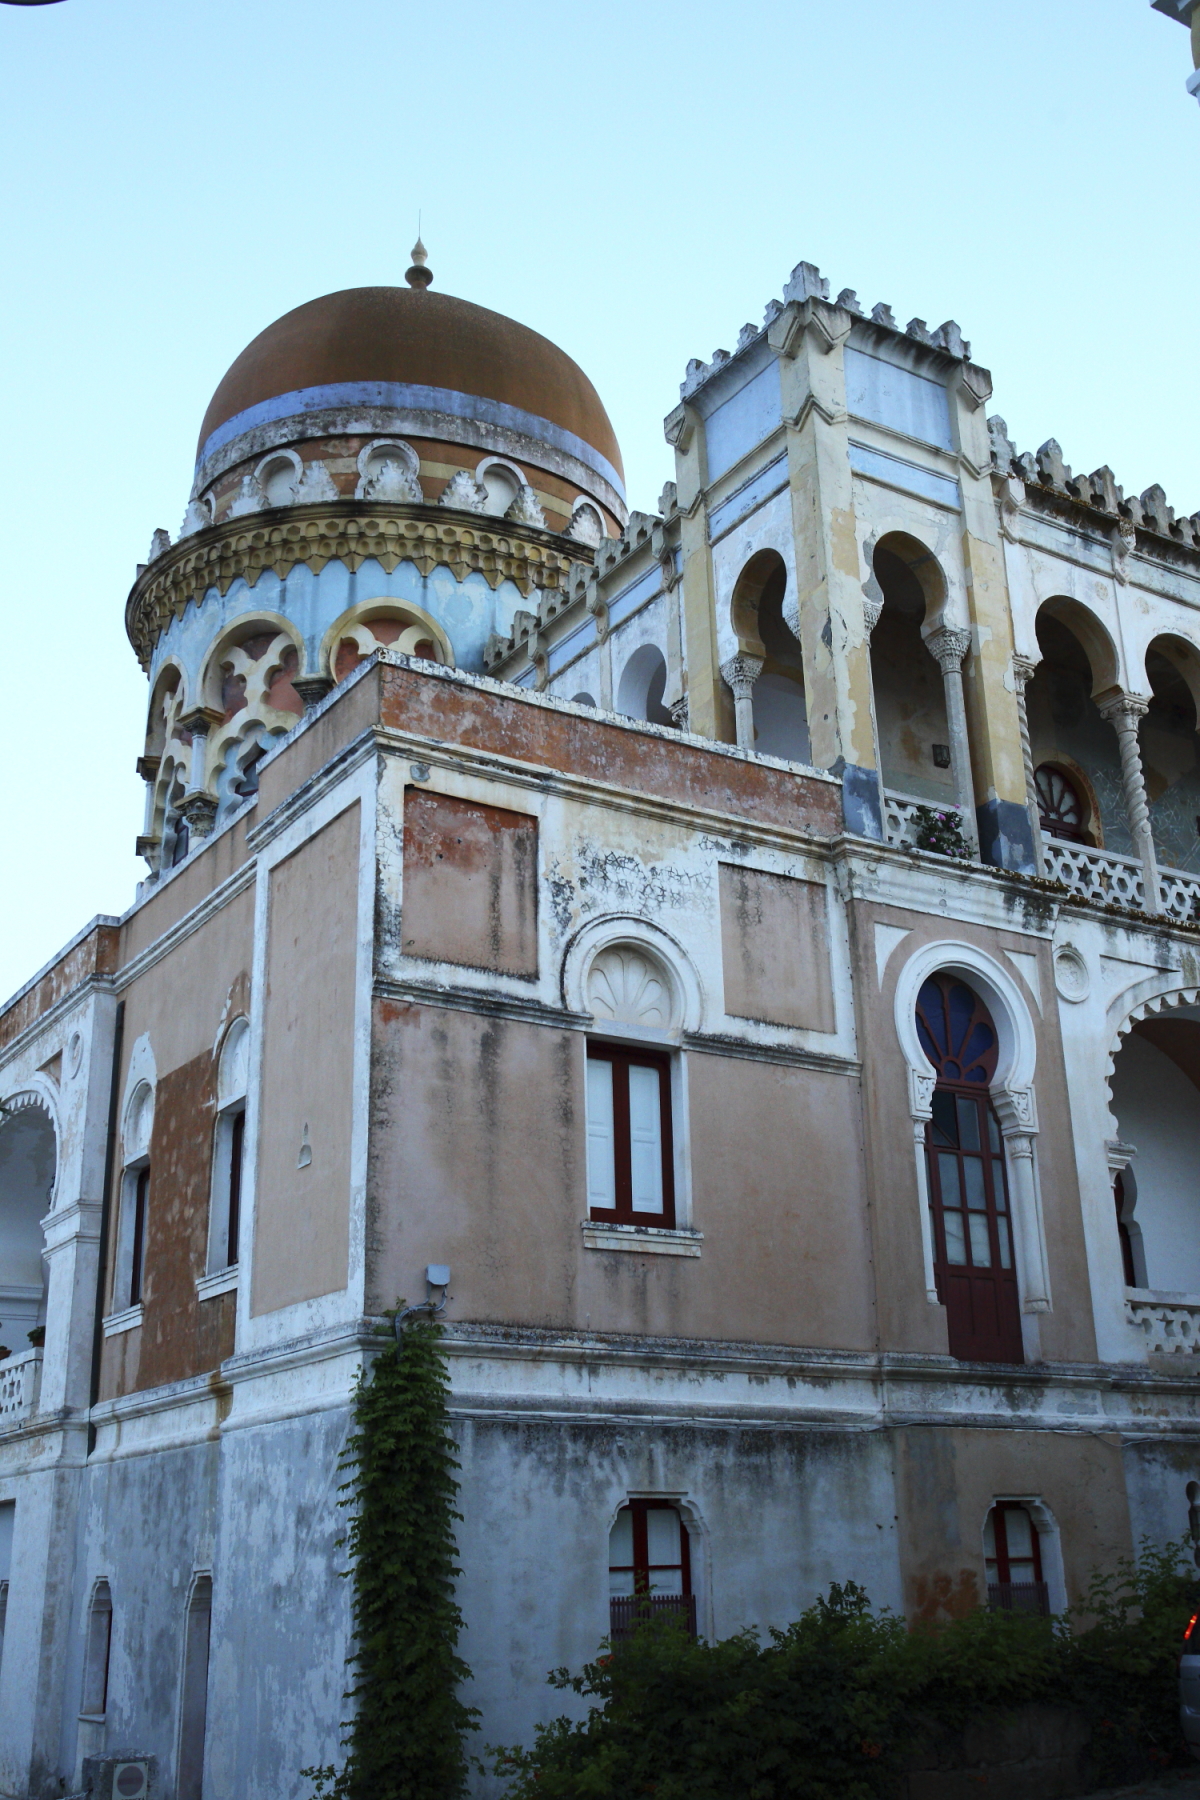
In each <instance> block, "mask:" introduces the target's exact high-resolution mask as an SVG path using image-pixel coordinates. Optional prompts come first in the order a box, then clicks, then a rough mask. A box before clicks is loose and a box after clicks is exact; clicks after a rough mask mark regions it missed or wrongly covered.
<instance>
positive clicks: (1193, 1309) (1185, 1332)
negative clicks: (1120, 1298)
mask: <svg viewBox="0 0 1200 1800" xmlns="http://www.w3.org/2000/svg"><path fill="white" fill-rule="evenodd" d="M1125 1317H1126V1318H1127V1319H1128V1321H1129V1323H1130V1326H1131V1327H1132V1328H1133V1330H1134V1331H1136V1332H1137V1333H1138V1335H1139V1337H1141V1338H1142V1339H1143V1341H1144V1343H1145V1348H1146V1350H1147V1352H1148V1353H1149V1354H1151V1355H1157V1356H1200V1300H1191V1299H1186V1298H1184V1297H1183V1296H1182V1295H1170V1296H1167V1295H1161V1294H1154V1293H1153V1292H1152V1291H1151V1290H1150V1289H1148V1288H1131V1289H1129V1290H1128V1292H1127V1294H1126V1298H1125Z"/></svg>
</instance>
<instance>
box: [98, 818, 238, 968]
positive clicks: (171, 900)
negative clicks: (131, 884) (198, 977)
mask: <svg viewBox="0 0 1200 1800" xmlns="http://www.w3.org/2000/svg"><path fill="white" fill-rule="evenodd" d="M253 816H254V815H253V814H251V815H250V818H251V820H252V819H253ZM246 825H247V820H246V819H239V820H238V821H237V823H236V824H234V825H231V826H230V828H229V830H228V831H223V832H222V833H221V835H220V836H219V837H218V838H216V839H214V841H213V842H212V843H211V844H209V845H206V847H205V849H204V851H203V852H202V853H201V854H200V855H198V856H195V857H193V858H192V860H191V861H190V862H188V863H185V864H184V866H183V868H182V869H180V871H179V873H178V874H176V875H173V876H172V877H171V879H170V881H168V882H167V884H166V886H165V887H163V888H160V889H159V890H158V891H157V892H156V893H155V894H153V895H152V896H151V898H150V899H149V900H148V901H147V902H146V904H145V905H144V906H141V907H139V908H138V910H137V912H135V913H134V914H133V916H132V918H131V919H130V920H129V921H128V923H127V924H126V925H124V926H123V927H122V932H121V962H122V964H125V963H128V962H132V960H133V958H134V957H135V956H140V955H141V953H142V951H143V950H145V949H147V948H148V947H149V946H150V945H151V944H153V943H154V942H155V940H156V939H157V938H160V937H161V936H162V935H163V933H164V932H165V931H169V930H170V929H171V927H172V926H173V925H177V924H178V923H179V921H180V919H183V918H186V917H187V915H188V913H190V912H191V911H192V909H193V907H196V906H199V905H200V904H201V903H202V902H203V901H204V900H206V899H207V898H208V896H209V895H210V894H211V893H213V892H214V890H215V889H217V888H219V887H220V886H221V883H222V882H224V881H227V880H228V879H229V877H230V876H231V875H232V874H234V873H235V872H236V871H237V870H238V869H240V868H241V867H242V865H243V863H244V862H245V860H246Z"/></svg>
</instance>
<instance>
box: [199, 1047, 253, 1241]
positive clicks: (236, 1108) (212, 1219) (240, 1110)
mask: <svg viewBox="0 0 1200 1800" xmlns="http://www.w3.org/2000/svg"><path fill="white" fill-rule="evenodd" d="M249 1057H250V1028H249V1026H248V1025H247V1023H246V1021H245V1019H236V1020H235V1021H234V1023H233V1024H232V1025H231V1026H230V1028H229V1031H228V1033H227V1035H226V1038H225V1043H224V1045H223V1047H222V1050H221V1062H220V1068H219V1071H218V1075H217V1128H216V1136H215V1138H214V1142H213V1179H212V1199H211V1202H210V1205H209V1215H208V1273H209V1274H210V1275H218V1274H220V1272H221V1271H222V1270H223V1269H233V1268H236V1266H237V1261H238V1235H239V1232H240V1230H241V1219H242V1171H243V1165H244V1162H245V1154H244V1152H245V1138H246V1090H247V1088H248V1086H249Z"/></svg>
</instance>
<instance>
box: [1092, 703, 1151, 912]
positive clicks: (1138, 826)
mask: <svg viewBox="0 0 1200 1800" xmlns="http://www.w3.org/2000/svg"><path fill="white" fill-rule="evenodd" d="M1149 704H1150V702H1149V701H1148V700H1144V699H1143V698H1142V697H1141V695H1140V694H1123V693H1121V692H1120V691H1115V692H1110V693H1109V694H1108V695H1107V696H1105V697H1102V698H1101V699H1100V700H1099V702H1098V705H1099V707H1100V716H1101V718H1104V719H1107V720H1108V722H1109V724H1110V725H1111V726H1112V728H1113V730H1114V731H1115V732H1116V734H1117V743H1118V745H1119V746H1120V751H1121V783H1122V786H1123V787H1124V790H1125V810H1126V812H1127V813H1128V815H1129V829H1130V832H1131V833H1132V835H1133V846H1134V850H1135V852H1136V854H1137V855H1138V856H1139V857H1140V858H1141V864H1142V880H1143V882H1144V883H1145V888H1146V911H1147V912H1148V913H1156V912H1158V911H1160V903H1159V897H1158V861H1157V858H1156V857H1155V854H1154V835H1153V833H1152V831H1151V829H1150V803H1149V801H1148V800H1147V799H1146V781H1145V777H1144V775H1143V774H1142V753H1141V750H1140V749H1139V747H1138V720H1139V719H1141V718H1142V717H1143V715H1144V714H1145V712H1146V710H1147V708H1148V707H1149Z"/></svg>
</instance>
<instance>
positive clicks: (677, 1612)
mask: <svg viewBox="0 0 1200 1800" xmlns="http://www.w3.org/2000/svg"><path fill="white" fill-rule="evenodd" d="M651 1619H673V1620H674V1621H675V1622H676V1623H677V1624H679V1625H682V1626H683V1629H684V1630H685V1631H686V1632H687V1634H688V1636H689V1637H695V1635H696V1596H695V1595H694V1594H621V1595H619V1596H616V1597H614V1598H613V1599H611V1600H610V1601H609V1603H608V1635H609V1639H610V1641H611V1642H612V1643H614V1644H627V1643H628V1642H629V1640H630V1638H631V1637H632V1636H633V1634H634V1632H635V1631H636V1630H637V1628H638V1626H639V1625H644V1624H646V1623H647V1622H648V1621H649V1620H651Z"/></svg>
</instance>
